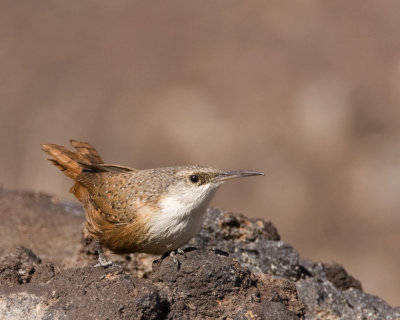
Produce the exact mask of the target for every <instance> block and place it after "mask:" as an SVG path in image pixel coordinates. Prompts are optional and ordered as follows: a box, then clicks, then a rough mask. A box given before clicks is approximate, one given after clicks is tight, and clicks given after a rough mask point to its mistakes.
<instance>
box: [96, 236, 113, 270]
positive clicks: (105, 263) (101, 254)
mask: <svg viewBox="0 0 400 320" xmlns="http://www.w3.org/2000/svg"><path fill="white" fill-rule="evenodd" d="M96 248H97V252H98V254H99V263H97V264H95V265H94V266H95V267H103V268H108V267H111V266H112V265H113V262H112V261H108V260H107V259H106V257H105V255H104V252H103V248H102V247H101V244H100V242H98V241H96Z"/></svg>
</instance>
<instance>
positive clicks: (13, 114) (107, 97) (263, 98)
mask: <svg viewBox="0 0 400 320" xmlns="http://www.w3.org/2000/svg"><path fill="white" fill-rule="evenodd" d="M0 70H1V80H0V150H1V156H0V185H2V186H3V187H6V188H9V189H16V188H18V189H30V190H38V191H45V192H49V193H55V194H57V195H59V196H60V197H63V198H71V199H72V197H71V196H70V195H69V194H68V189H69V187H70V185H71V182H70V181H69V180H68V178H66V177H65V176H64V175H62V174H61V173H60V172H58V171H57V169H55V168H54V167H51V166H50V164H49V163H48V162H47V161H46V160H45V159H46V155H45V154H44V153H43V152H42V151H41V150H40V147H39V144H40V143H58V144H67V143H68V140H69V139H70V138H74V139H78V140H79V139H80V140H83V141H89V142H91V143H92V144H93V145H94V146H95V147H96V148H97V150H98V151H99V152H100V154H101V155H102V156H103V158H104V159H105V160H106V161H107V162H110V163H116V164H125V165H129V166H133V167H137V168H151V167H160V166H170V165H184V164H202V165H207V166H214V167H218V168H223V169H257V170H262V171H264V172H266V176H265V177H257V178H248V179H244V180H241V181H235V182H230V183H227V184H226V185H225V186H224V187H222V188H221V189H220V191H219V193H217V196H216V197H215V200H214V201H213V205H215V206H220V207H224V208H226V209H228V210H231V211H235V212H242V213H244V214H246V215H248V216H251V217H262V218H265V219H267V220H271V221H272V222H273V223H274V224H275V225H276V226H277V228H278V230H279V233H280V234H281V236H282V239H283V240H284V241H286V242H289V243H290V244H292V245H293V246H294V247H295V248H297V249H298V250H299V251H300V254H301V255H302V256H303V257H305V258H310V259H313V260H320V261H326V262H330V261H337V262H339V263H341V264H343V265H344V266H345V268H346V269H347V270H348V272H349V273H351V274H352V275H354V276H355V277H356V278H358V279H360V280H361V282H362V284H363V287H364V289H365V291H367V292H369V293H372V294H376V295H379V296H380V297H382V298H383V299H385V300H386V301H387V302H389V303H390V304H392V305H400V285H399V284H400V249H399V244H400V214H399V213H400V143H399V142H400V107H399V105H400V2H399V1H397V0H393V1H390V0H387V1H378V2H377V1H372V0H354V1H351V2H349V1H329V2H328V1H325V2H321V1H318V0H310V1H302V2H294V1H252V2H251V3H250V2H244V1H232V0H231V1H223V0H220V1H208V0H202V1H190V2H188V1H184V0H182V1H149V2H146V1H122V0H114V1H90V0H87V1H78V0H73V1H55V0H42V1H39V2H36V1H28V0H20V1H13V0H2V1H0Z"/></svg>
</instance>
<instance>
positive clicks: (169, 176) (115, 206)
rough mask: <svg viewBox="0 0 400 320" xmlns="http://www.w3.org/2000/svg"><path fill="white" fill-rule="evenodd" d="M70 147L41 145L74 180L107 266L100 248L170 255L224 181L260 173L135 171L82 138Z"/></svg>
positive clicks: (198, 168)
mask: <svg viewBox="0 0 400 320" xmlns="http://www.w3.org/2000/svg"><path fill="white" fill-rule="evenodd" d="M70 143H71V145H72V146H73V147H74V148H75V150H74V151H72V150H70V149H68V148H66V147H63V146H60V145H56V144H42V145H41V147H42V150H44V151H45V152H47V153H48V154H49V155H50V156H51V157H52V158H51V159H48V160H49V161H50V162H51V163H52V164H54V165H55V166H56V167H57V168H59V169H60V170H61V171H63V172H64V174H66V175H67V176H68V177H70V178H71V179H72V180H74V182H75V183H74V185H73V186H72V188H71V189H70V192H71V193H72V194H73V195H74V196H75V197H76V198H77V199H78V200H79V201H80V202H81V203H82V204H83V206H84V208H85V211H86V228H87V230H88V233H89V235H90V236H91V237H92V238H93V239H94V240H95V241H96V244H97V250H98V253H99V264H100V265H101V266H104V267H106V266H108V265H110V264H111V262H108V261H107V260H106V259H105V257H104V255H103V251H102V246H104V247H107V248H108V249H110V250H111V251H113V252H115V253H132V252H144V253H151V254H166V253H170V254H171V255H172V257H173V259H174V262H175V263H176V258H175V251H177V252H178V253H182V252H183V251H182V250H181V247H182V246H183V245H185V244H186V243H187V242H188V241H189V240H190V239H191V238H192V237H194V236H195V235H196V234H198V233H199V232H200V228H201V225H202V220H203V216H204V213H205V212H206V209H207V206H208V204H209V202H210V200H211V198H212V196H213V195H214V193H215V191H216V190H217V189H218V187H219V186H220V185H221V184H222V183H224V182H225V181H227V180H230V179H233V178H239V177H247V176H255V175H264V173H262V172H258V171H249V170H239V171H222V170H218V169H214V168H209V167H202V166H181V167H166V168H156V169H146V170H138V169H133V168H130V167H124V166H119V165H112V164H105V163H104V162H103V160H102V158H101V157H100V155H99V154H98V153H97V151H96V150H95V149H94V148H93V147H92V146H91V145H90V144H88V143H86V142H79V141H75V140H71V141H70Z"/></svg>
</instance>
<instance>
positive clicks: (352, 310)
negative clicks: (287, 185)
mask: <svg viewBox="0 0 400 320" xmlns="http://www.w3.org/2000/svg"><path fill="white" fill-rule="evenodd" d="M0 218H1V221H2V224H0V235H1V236H0V319H304V318H305V319H386V320H394V319H400V308H392V307H390V306H389V305H387V304H386V303H385V302H384V301H383V300H381V299H379V298H378V297H375V296H372V295H369V294H367V293H364V292H363V291H362V288H361V284H360V282H359V281H357V280H356V279H355V278H353V277H352V276H350V275H348V274H347V272H346V271H345V269H344V268H343V267H341V266H340V265H338V264H324V263H315V262H312V261H307V260H302V259H301V258H300V257H299V255H298V253H297V251H296V250H295V249H294V248H293V247H291V246H290V245H289V244H286V243H284V242H282V241H280V237H279V234H278V232H277V230H276V228H275V227H274V226H273V225H272V224H271V223H270V222H265V221H263V220H260V219H258V220H256V219H253V220H252V219H248V218H246V217H244V216H242V215H236V214H232V213H228V212H224V211H223V210H220V209H209V210H208V212H207V215H206V219H205V221H204V224H203V229H202V231H201V233H200V235H198V236H197V237H195V238H194V239H192V240H191V241H190V243H189V244H188V245H187V247H186V249H185V252H186V253H185V256H182V255H178V256H177V257H178V259H179V261H180V268H179V270H178V269H177V267H176V265H175V264H174V263H173V261H172V259H171V258H170V257H167V258H165V259H163V260H156V261H155V262H154V263H153V261H154V260H155V259H157V258H158V257H155V256H150V255H145V254H133V255H125V256H117V255H110V253H107V255H108V256H109V257H110V258H112V259H113V260H114V261H116V262H117V265H114V266H112V267H110V268H107V269H103V268H101V267H93V266H92V265H93V263H94V262H95V260H96V255H95V252H94V248H93V243H92V241H91V240H90V239H88V238H87V236H86V235H85V234H84V233H83V232H82V223H83V211H82V209H81V207H80V206H79V205H76V204H74V203H72V202H68V201H59V200H58V199H57V198H55V197H52V196H48V195H43V194H40V193H31V192H21V191H6V190H3V189H0ZM20 246H24V247H20ZM28 248H29V249H28ZM30 249H32V250H33V252H32V250H30Z"/></svg>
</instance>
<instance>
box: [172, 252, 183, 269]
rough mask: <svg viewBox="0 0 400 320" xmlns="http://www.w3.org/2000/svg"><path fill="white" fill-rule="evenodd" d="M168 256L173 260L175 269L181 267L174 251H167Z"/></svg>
mask: <svg viewBox="0 0 400 320" xmlns="http://www.w3.org/2000/svg"><path fill="white" fill-rule="evenodd" d="M169 255H170V257H171V258H172V261H174V263H175V265H176V269H177V271H178V270H179V268H180V267H181V263H180V262H179V260H178V258H177V257H176V253H175V251H171V252H170V253H169Z"/></svg>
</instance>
